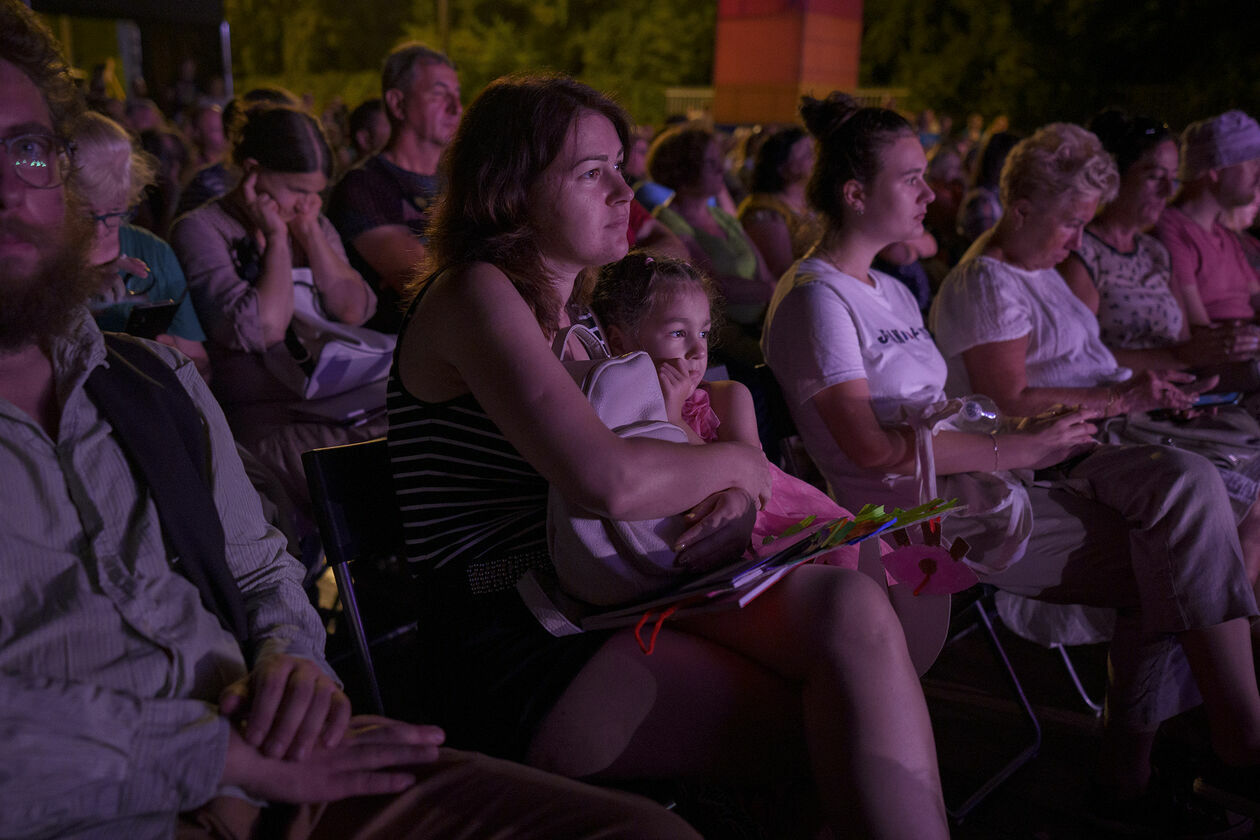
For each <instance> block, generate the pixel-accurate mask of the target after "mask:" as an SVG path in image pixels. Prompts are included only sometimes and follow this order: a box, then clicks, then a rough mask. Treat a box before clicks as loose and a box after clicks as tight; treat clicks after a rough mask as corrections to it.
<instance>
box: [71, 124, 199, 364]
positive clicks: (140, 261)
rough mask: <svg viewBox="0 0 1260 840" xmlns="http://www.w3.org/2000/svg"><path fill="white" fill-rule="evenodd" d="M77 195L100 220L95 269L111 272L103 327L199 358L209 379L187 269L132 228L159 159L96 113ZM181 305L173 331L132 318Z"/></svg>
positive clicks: (99, 311) (82, 146) (96, 302)
mask: <svg viewBox="0 0 1260 840" xmlns="http://www.w3.org/2000/svg"><path fill="white" fill-rule="evenodd" d="M71 142H72V143H73V144H74V164H75V168H74V176H73V177H74V180H75V192H76V193H77V194H78V195H79V196H81V197H82V198H83V200H84V201H85V202H86V204H87V207H88V209H89V210H90V211H91V214H92V217H93V219H94V221H95V234H94V237H93V241H92V249H91V251H90V252H89V253H88V264H89V265H91V266H98V267H101V268H102V269H104V275H103V276H102V288H100V289H98V290H97V291H96V292H95V293H94V294H93V296H92V302H91V306H92V308H93V314H94V316H95V317H96V321H97V323H98V324H99V325H100V326H101V329H106V330H115V331H125V330H126V329H127V327H128V326H129V325H130V326H132V327H133V329H138V330H140V331H141V332H143V335H142V337H143V338H156V339H157V340H158V341H160V342H162V343H163V344H169V345H170V346H172V347H174V348H176V349H177V350H179V351H180V352H182V353H183V354H184V355H185V356H187V357H188V358H190V359H192V361H193V363H194V364H195V365H196V367H197V371H198V372H199V373H200V374H201V375H202V377H203V378H204V379H206V380H209V378H210V360H209V358H208V357H207V356H206V350H205V347H204V346H203V344H202V343H203V342H204V341H205V340H206V334H205V333H204V332H202V329H201V322H200V321H198V320H197V313H196V312H195V311H194V310H193V303H192V299H191V298H189V296H188V285H187V283H186V282H185V280H184V270H183V269H182V268H180V265H179V260H178V259H176V258H175V252H174V251H172V250H171V246H170V245H167V244H166V242H164V241H163V240H161V239H158V238H157V237H156V236H154V235H153V234H151V233H149V232H148V231H146V230H142V229H140V228H137V227H133V226H131V225H129V224H127V220H128V219H129V218H130V216H131V213H132V208H134V207H135V206H136V203H137V202H138V201H139V200H140V196H141V194H142V192H143V190H144V188H145V187H147V186H148V185H149V184H150V183H152V180H153V176H154V165H153V164H154V161H153V160H152V159H151V158H150V157H149V156H148V155H146V154H144V153H143V152H140V151H138V150H136V149H134V148H133V147H132V145H131V137H130V135H128V134H127V130H126V129H124V128H123V127H122V126H121V125H119V124H118V123H116V122H114V121H113V120H111V119H110V118H109V117H106V116H103V115H101V114H97V113H94V112H89V113H86V114H84V115H83V116H81V117H79V119H78V120H76V121H75V123H74V126H73V134H72V135H71ZM167 301H174V302H175V303H177V304H178V308H177V309H176V310H175V315H174V317H173V318H172V319H171V320H170V322H169V325H167V326H165V327H164V328H163V329H161V330H160V331H159V332H156V333H155V332H150V331H145V330H144V328H143V327H142V325H141V324H140V323H139V318H138V317H137V318H135V319H134V320H129V319H131V318H132V316H133V312H134V311H135V309H136V307H137V306H138V305H139V306H141V307H142V308H143V306H144V305H146V304H158V303H163V302H167Z"/></svg>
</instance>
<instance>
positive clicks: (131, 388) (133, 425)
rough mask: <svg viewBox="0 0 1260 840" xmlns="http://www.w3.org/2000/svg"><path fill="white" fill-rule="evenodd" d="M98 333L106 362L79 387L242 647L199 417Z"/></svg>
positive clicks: (157, 367)
mask: <svg viewBox="0 0 1260 840" xmlns="http://www.w3.org/2000/svg"><path fill="white" fill-rule="evenodd" d="M104 335H105V347H106V350H107V353H108V362H109V364H108V366H101V367H98V368H96V369H95V370H93V371H92V373H91V374H90V375H89V376H88V379H87V384H86V385H85V386H84V387H85V390H86V391H87V394H88V396H89V397H90V398H91V400H92V402H93V403H94V404H95V405H96V407H97V409H99V410H100V412H101V414H102V415H104V417H105V419H106V420H108V421H109V423H110V425H111V426H113V427H114V435H115V436H116V438H117V439H118V441H119V443H120V444H121V446H122V449H123V452H124V453H126V455H127V459H128V460H129V461H130V462H131V465H132V467H133V468H134V469H136V470H137V471H138V472H139V473H140V475H141V476H142V477H143V479H144V481H145V483H146V484H147V485H148V487H149V491H150V493H151V494H152V496H153V501H154V504H155V505H156V507H157V511H158V518H159V520H160V521H161V523H162V535H163V537H164V539H165V540H166V545H167V550H168V551H169V552H170V553H171V554H172V555H173V556H174V557H176V558H178V562H177V563H176V564H175V568H176V569H177V570H178V571H179V572H180V573H182V574H183V575H184V576H185V577H186V578H188V579H189V580H190V581H192V583H193V584H194V585H195V586H196V587H197V591H198V592H200V593H201V600H202V603H204V604H205V606H206V608H207V609H208V610H210V611H211V612H212V613H214V614H215V615H216V616H217V617H218V619H219V622H220V623H221V624H222V625H223V627H224V629H226V630H227V631H228V632H230V633H231V634H232V635H233V636H234V637H235V638H236V640H237V641H238V642H240V643H241V644H242V646H244V645H245V643H246V642H247V641H248V638H249V629H248V625H247V623H246V619H245V599H244V598H243V597H242V596H241V591H240V588H239V587H237V585H236V580H235V578H233V577H232V573H231V570H229V569H228V565H227V555H226V549H225V537H224V534H223V523H222V522H221V521H220V520H219V512H218V509H217V508H216V507H215V505H214V496H213V493H212V490H211V472H210V470H211V467H210V451H209V447H208V445H207V440H206V430H205V425H204V422H203V420H202V418H201V414H200V413H199V412H198V411H197V407H196V405H195V404H194V403H193V401H192V398H191V397H190V396H189V395H188V392H187V391H186V390H184V386H183V385H181V384H180V382H179V379H178V378H177V377H176V376H175V372H174V371H172V370H171V369H170V368H169V367H168V366H167V365H166V363H165V362H163V361H162V359H161V358H159V357H158V356H157V355H156V354H155V353H154V352H153V351H151V350H150V349H148V348H147V347H145V345H144V344H143V343H142V342H140V341H138V340H136V339H134V338H132V337H130V336H127V335H122V334H119V333H108V332H107V333H105V334H104Z"/></svg>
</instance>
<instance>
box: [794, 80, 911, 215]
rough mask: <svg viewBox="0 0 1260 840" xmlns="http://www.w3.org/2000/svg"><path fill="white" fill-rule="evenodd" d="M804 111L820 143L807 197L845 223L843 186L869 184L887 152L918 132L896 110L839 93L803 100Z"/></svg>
mask: <svg viewBox="0 0 1260 840" xmlns="http://www.w3.org/2000/svg"><path fill="white" fill-rule="evenodd" d="M800 111H801V119H803V120H804V121H805V127H806V128H807V129H809V133H810V134H812V135H814V139H815V140H816V141H818V151H817V155H816V159H815V163H814V172H813V174H812V175H811V176H810V179H809V185H808V186H807V187H806V193H805V194H806V197H807V198H808V199H809V203H810V204H811V205H812V206H813V207H814V209H816V210H817V211H818V212H819V213H821V214H823V216H824V217H826V219H827V220H828V221H829V222H830V223H831V224H833V225H839V224H841V222H843V219H844V199H843V197H842V195H841V192H840V190H841V188H842V187H843V186H844V185H845V184H846V183H848V182H849V181H858V182H859V183H862V184H867V183H870V181H871V180H872V179H874V177H875V176H876V175H878V174H879V171H880V169H881V168H882V166H883V155H884V150H885V149H886V148H888V146H890V145H891V144H892V143H893V142H895V141H896V140H898V139H900V138H901V137H907V136H910V137H913V136H915V132H914V129H913V128H911V126H910V123H908V122H906V118H905V117H903V116H901V115H900V114H898V113H897V112H896V111H890V110H888V109H887V108H863V107H860V106H859V105H858V103H857V101H856V100H855V99H853V97H851V96H848V95H847V94H843V93H840V92H839V91H833V92H832V93H830V94H828V96H827V98H826V99H815V98H813V97H812V96H803V97H801V108H800Z"/></svg>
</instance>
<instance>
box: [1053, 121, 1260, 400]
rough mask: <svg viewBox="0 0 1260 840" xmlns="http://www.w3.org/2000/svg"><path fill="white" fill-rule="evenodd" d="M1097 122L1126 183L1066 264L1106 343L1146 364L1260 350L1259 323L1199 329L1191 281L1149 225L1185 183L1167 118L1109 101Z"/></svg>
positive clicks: (1205, 360) (1185, 363) (1236, 356)
mask: <svg viewBox="0 0 1260 840" xmlns="http://www.w3.org/2000/svg"><path fill="white" fill-rule="evenodd" d="M1090 129H1091V130H1092V131H1093V132H1094V133H1095V134H1096V135H1097V136H1098V139H1099V140H1100V141H1101V142H1102V144H1103V147H1104V148H1105V149H1106V150H1107V151H1108V152H1109V153H1110V154H1111V155H1112V157H1114V158H1115V160H1116V165H1117V166H1118V168H1119V172H1120V189H1119V192H1118V193H1117V194H1116V197H1115V198H1113V199H1112V200H1110V201H1108V202H1105V203H1104V204H1103V205H1102V208H1101V209H1100V210H1099V211H1098V214H1097V215H1096V216H1095V217H1094V219H1093V220H1092V221H1090V222H1089V224H1087V225H1086V227H1085V232H1084V234H1083V235H1082V236H1081V242H1080V246H1079V247H1077V248H1076V249H1075V250H1074V251H1073V252H1072V255H1071V256H1070V257H1068V259H1067V260H1065V261H1064V262H1062V263H1060V264H1059V269H1058V270H1059V273H1060V274H1061V275H1062V276H1063V279H1064V280H1065V281H1066V282H1067V284H1068V287H1069V288H1070V289H1071V290H1072V291H1073V293H1075V294H1076V296H1077V297H1078V298H1080V299H1081V301H1082V302H1083V303H1084V304H1085V305H1086V306H1088V307H1089V308H1090V310H1092V311H1093V312H1094V314H1095V315H1096V316H1097V318H1098V326H1099V331H1100V337H1101V338H1102V341H1103V343H1104V344H1106V345H1107V347H1108V348H1109V349H1110V350H1111V351H1112V353H1113V354H1114V355H1115V357H1116V359H1117V360H1118V361H1119V363H1120V364H1122V365H1124V366H1125V367H1128V368H1132V369H1134V370H1139V371H1140V370H1146V369H1148V368H1155V369H1167V370H1172V369H1177V368H1185V367H1195V368H1202V367H1206V366H1219V365H1223V364H1226V363H1230V362H1238V361H1243V360H1246V359H1251V358H1254V357H1255V355H1256V353H1257V350H1260V331H1257V330H1256V329H1255V328H1254V327H1243V328H1239V327H1236V326H1233V325H1228V324H1221V325H1218V326H1216V327H1212V328H1209V327H1198V328H1195V329H1193V330H1192V329H1191V327H1190V321H1189V319H1188V318H1186V307H1185V303H1184V301H1183V299H1182V294H1183V293H1182V288H1181V286H1180V285H1178V284H1175V283H1173V282H1172V260H1171V258H1170V257H1169V255H1168V249H1166V248H1165V247H1164V246H1163V244H1161V243H1160V241H1159V240H1158V239H1156V238H1155V237H1154V236H1152V235H1151V234H1150V233H1148V231H1149V230H1150V229H1151V227H1152V226H1154V224H1155V223H1156V222H1157V221H1158V220H1159V217H1160V214H1161V213H1163V212H1164V207H1165V206H1166V205H1167V203H1168V199H1169V198H1170V197H1171V196H1172V193H1173V190H1174V188H1175V186H1176V183H1177V180H1176V178H1177V144H1176V140H1175V139H1174V137H1173V135H1172V134H1171V132H1170V131H1169V129H1168V127H1167V126H1166V125H1164V124H1163V123H1160V122H1157V121H1156V120H1152V119H1149V118H1146V117H1134V118H1130V117H1127V116H1125V115H1124V114H1123V113H1121V112H1119V111H1107V112H1104V113H1103V114H1100V115H1099V116H1098V117H1096V118H1095V119H1094V121H1093V122H1092V123H1091V124H1090ZM1258 384H1260V383H1258Z"/></svg>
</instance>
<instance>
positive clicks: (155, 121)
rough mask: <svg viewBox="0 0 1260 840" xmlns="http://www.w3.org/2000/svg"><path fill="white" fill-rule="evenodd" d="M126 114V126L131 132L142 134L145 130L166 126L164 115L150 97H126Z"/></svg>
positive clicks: (154, 129)
mask: <svg viewBox="0 0 1260 840" xmlns="http://www.w3.org/2000/svg"><path fill="white" fill-rule="evenodd" d="M126 114H127V128H129V129H131V133H132V134H137V135H138V134H144V133H145V132H146V131H158V130H160V129H163V128H165V127H166V117H165V116H163V115H162V112H161V110H159V109H158V106H157V103H156V102H154V101H153V100H152V99H146V98H144V97H132V98H130V99H128V100H127V110H126Z"/></svg>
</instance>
